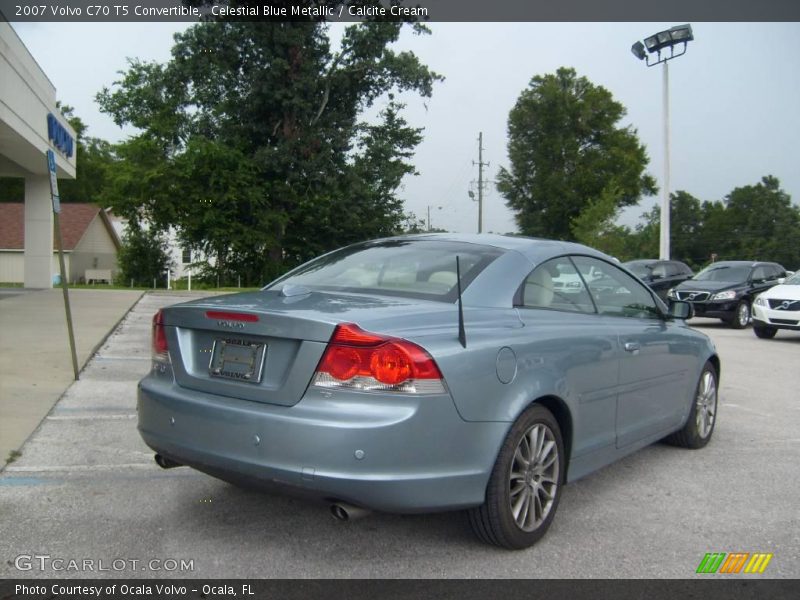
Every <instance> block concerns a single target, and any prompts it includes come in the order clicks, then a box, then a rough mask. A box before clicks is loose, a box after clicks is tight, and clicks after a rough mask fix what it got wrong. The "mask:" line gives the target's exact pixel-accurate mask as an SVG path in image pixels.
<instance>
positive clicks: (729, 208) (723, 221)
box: [629, 176, 800, 269]
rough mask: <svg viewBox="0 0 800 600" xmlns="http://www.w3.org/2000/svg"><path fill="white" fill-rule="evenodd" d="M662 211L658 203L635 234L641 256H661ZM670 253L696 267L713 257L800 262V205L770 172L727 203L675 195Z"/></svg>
mask: <svg viewBox="0 0 800 600" xmlns="http://www.w3.org/2000/svg"><path fill="white" fill-rule="evenodd" d="M660 215H661V211H660V210H659V208H658V207H655V208H654V209H653V210H652V211H650V212H648V213H645V214H644V215H643V222H642V223H641V224H640V225H639V226H638V227H637V230H636V232H635V233H634V234H633V235H632V236H631V240H630V241H629V247H631V248H634V249H635V252H634V253H635V255H636V257H637V258H652V257H656V256H658V234H659V227H660V218H661V217H660ZM670 221H671V223H670V229H671V231H670V242H671V244H670V254H671V256H672V258H675V259H677V260H682V261H684V262H686V263H687V264H688V265H690V266H692V267H693V268H695V269H697V268H699V267H702V266H703V265H706V264H708V263H709V262H711V261H712V260H765V261H774V262H778V263H780V264H782V265H783V266H784V267H786V268H787V269H796V268H797V267H798V266H800V247H798V245H797V244H796V243H792V242H791V240H798V239H800V208H798V207H797V206H796V205H794V204H792V202H791V198H790V197H789V195H788V194H786V192H784V191H783V190H782V189H780V182H779V181H778V179H777V178H775V177H773V176H766V177H763V178H762V179H761V182H760V183H758V184H756V185H748V186H744V187H738V188H736V189H734V190H733V191H732V192H731V193H730V194H728V195H727V196H726V197H725V199H724V200H723V201H706V202H702V203H701V202H700V200H698V199H697V198H695V197H694V196H692V195H691V194H689V193H687V192H684V191H678V192H676V193H674V194H672V195H671V212H670Z"/></svg>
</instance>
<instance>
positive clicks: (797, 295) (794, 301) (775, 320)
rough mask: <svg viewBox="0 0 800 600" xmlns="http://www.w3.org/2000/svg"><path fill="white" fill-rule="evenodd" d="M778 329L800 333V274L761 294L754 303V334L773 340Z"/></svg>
mask: <svg viewBox="0 0 800 600" xmlns="http://www.w3.org/2000/svg"><path fill="white" fill-rule="evenodd" d="M778 329H789V330H792V331H800V273H795V274H794V275H792V276H791V277H789V278H787V279H786V280H784V282H783V283H781V284H778V285H776V286H775V287H771V288H770V289H768V290H767V291H766V292H764V293H762V294H759V295H758V297H757V298H756V301H755V302H753V332H754V333H755V334H756V335H757V336H758V337H760V338H773V337H775V334H776V333H778Z"/></svg>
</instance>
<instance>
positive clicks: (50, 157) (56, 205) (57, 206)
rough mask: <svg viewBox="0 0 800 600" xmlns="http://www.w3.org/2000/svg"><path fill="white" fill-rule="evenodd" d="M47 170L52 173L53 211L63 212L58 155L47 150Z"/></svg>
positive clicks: (51, 195)
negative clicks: (57, 174)
mask: <svg viewBox="0 0 800 600" xmlns="http://www.w3.org/2000/svg"><path fill="white" fill-rule="evenodd" d="M47 170H48V172H49V173H50V197H51V198H52V199H53V212H54V213H56V214H58V213H60V212H61V197H60V196H59V195H58V179H56V155H55V153H54V152H53V151H52V150H48V151H47Z"/></svg>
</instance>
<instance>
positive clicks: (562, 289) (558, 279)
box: [521, 256, 595, 313]
mask: <svg viewBox="0 0 800 600" xmlns="http://www.w3.org/2000/svg"><path fill="white" fill-rule="evenodd" d="M521 291H522V294H521V298H522V306H523V307H524V308H548V309H551V310H564V311H570V312H582V313H594V312H595V310H594V305H593V304H592V300H591V298H589V293H588V291H587V290H586V285H585V284H584V282H583V279H581V276H580V275H578V271H577V270H576V269H575V266H574V265H573V264H572V262H571V261H570V260H569V258H568V257H566V256H562V257H560V258H553V259H551V260H548V261H547V262H544V263H542V264H541V265H539V266H537V267H536V268H535V269H534V270H533V271H532V272H531V274H530V275H528V277H526V278H525V281H524V282H523V284H522V288H521Z"/></svg>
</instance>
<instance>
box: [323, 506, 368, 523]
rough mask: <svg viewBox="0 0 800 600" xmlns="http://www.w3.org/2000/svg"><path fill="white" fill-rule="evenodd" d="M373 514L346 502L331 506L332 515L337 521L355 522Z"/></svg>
mask: <svg viewBox="0 0 800 600" xmlns="http://www.w3.org/2000/svg"><path fill="white" fill-rule="evenodd" d="M371 512H372V511H369V510H367V509H366V508H361V507H359V506H353V505H352V504H347V503H346V502H334V503H333V504H331V515H333V518H334V519H336V520H337V521H355V520H357V519H363V518H364V517H366V516H368V515H369V514H371Z"/></svg>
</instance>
